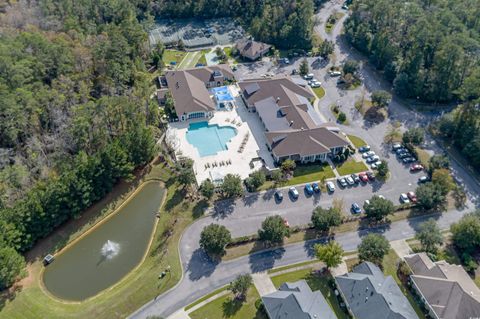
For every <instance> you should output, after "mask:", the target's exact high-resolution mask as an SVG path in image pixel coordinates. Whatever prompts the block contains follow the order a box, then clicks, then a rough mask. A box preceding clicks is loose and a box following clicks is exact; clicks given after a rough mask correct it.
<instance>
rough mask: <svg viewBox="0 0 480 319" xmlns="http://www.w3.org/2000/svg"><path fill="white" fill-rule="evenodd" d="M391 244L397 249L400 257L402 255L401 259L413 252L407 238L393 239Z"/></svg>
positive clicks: (396, 251)
mask: <svg viewBox="0 0 480 319" xmlns="http://www.w3.org/2000/svg"><path fill="white" fill-rule="evenodd" d="M390 246H391V247H392V249H393V250H395V253H397V255H398V257H400V258H401V259H403V257H404V256H406V255H410V254H411V253H412V249H411V248H410V246H409V245H408V244H407V242H406V241H405V239H400V240H394V241H391V242H390Z"/></svg>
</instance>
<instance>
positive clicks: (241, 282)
mask: <svg viewBox="0 0 480 319" xmlns="http://www.w3.org/2000/svg"><path fill="white" fill-rule="evenodd" d="M252 283H253V280H252V276H251V275H250V274H244V275H239V276H237V278H235V280H234V281H232V282H231V283H230V285H229V286H228V290H230V291H231V292H232V293H233V294H234V295H235V299H238V300H245V297H246V296H247V291H248V289H249V288H250V286H251V285H252Z"/></svg>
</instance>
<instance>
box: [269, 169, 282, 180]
mask: <svg viewBox="0 0 480 319" xmlns="http://www.w3.org/2000/svg"><path fill="white" fill-rule="evenodd" d="M271 178H272V180H273V181H274V182H275V184H278V183H280V182H282V181H283V172H282V171H281V170H279V169H276V170H274V171H273V172H272V175H271Z"/></svg>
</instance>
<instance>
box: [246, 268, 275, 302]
mask: <svg viewBox="0 0 480 319" xmlns="http://www.w3.org/2000/svg"><path fill="white" fill-rule="evenodd" d="M252 279H253V284H254V285H255V288H257V291H258V294H259V295H260V297H263V296H265V295H268V294H271V293H272V292H275V291H277V289H276V288H275V286H274V285H273V283H272V280H271V279H270V277H269V276H268V274H267V272H260V273H255V274H252Z"/></svg>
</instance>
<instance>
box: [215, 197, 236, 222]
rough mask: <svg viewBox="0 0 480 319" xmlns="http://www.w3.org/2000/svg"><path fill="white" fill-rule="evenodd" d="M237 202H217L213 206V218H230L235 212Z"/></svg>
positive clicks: (227, 200)
mask: <svg viewBox="0 0 480 319" xmlns="http://www.w3.org/2000/svg"><path fill="white" fill-rule="evenodd" d="M235 206H236V203H235V200H233V199H226V200H222V201H217V202H215V204H214V205H213V214H212V216H213V217H214V218H216V219H223V218H226V217H228V215H230V214H232V213H233V211H234V210H235Z"/></svg>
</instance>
